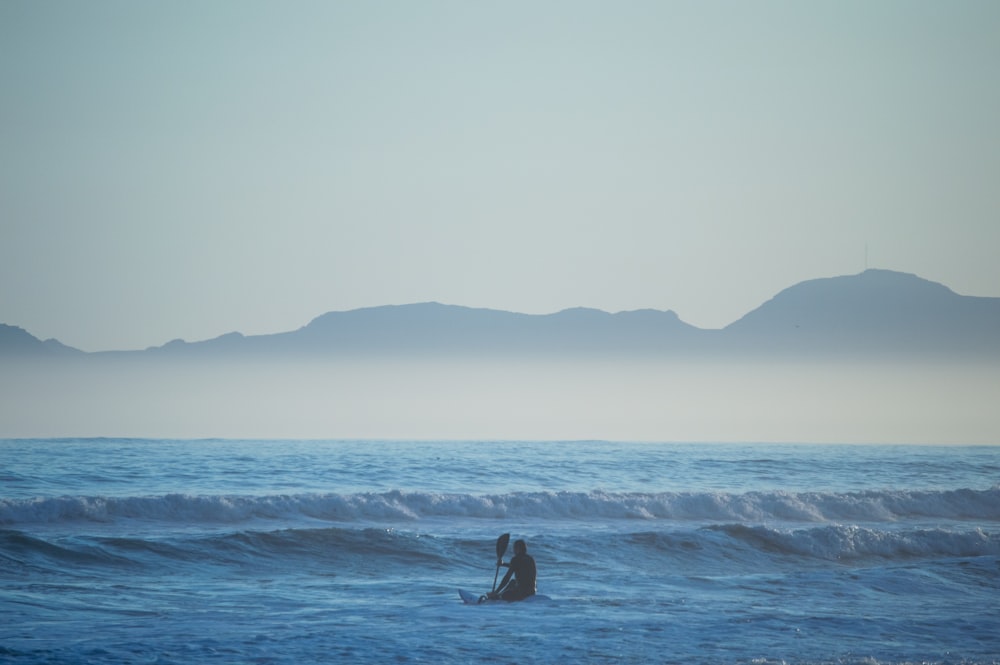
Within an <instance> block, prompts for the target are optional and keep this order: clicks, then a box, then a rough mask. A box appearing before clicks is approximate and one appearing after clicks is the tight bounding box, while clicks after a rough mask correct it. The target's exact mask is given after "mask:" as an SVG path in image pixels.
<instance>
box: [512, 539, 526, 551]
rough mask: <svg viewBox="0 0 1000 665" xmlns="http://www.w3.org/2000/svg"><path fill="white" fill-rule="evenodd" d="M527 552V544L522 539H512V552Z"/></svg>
mask: <svg viewBox="0 0 1000 665" xmlns="http://www.w3.org/2000/svg"><path fill="white" fill-rule="evenodd" d="M527 552H528V546H527V545H526V544H525V543H524V541H523V540H515V541H514V554H527Z"/></svg>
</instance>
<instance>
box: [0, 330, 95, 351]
mask: <svg viewBox="0 0 1000 665" xmlns="http://www.w3.org/2000/svg"><path fill="white" fill-rule="evenodd" d="M81 355H83V351H80V350H78V349H74V348H73V347H70V346H66V345H65V344H63V343H61V342H59V341H58V340H55V339H47V340H45V341H44V342H43V341H42V340H40V339H38V338H37V337H35V336H34V335H32V334H31V333H29V332H27V331H26V330H24V329H23V328H18V327H17V326H9V325H6V324H3V323H0V358H3V357H8V358H10V357H39V358H41V357H66V356H81Z"/></svg>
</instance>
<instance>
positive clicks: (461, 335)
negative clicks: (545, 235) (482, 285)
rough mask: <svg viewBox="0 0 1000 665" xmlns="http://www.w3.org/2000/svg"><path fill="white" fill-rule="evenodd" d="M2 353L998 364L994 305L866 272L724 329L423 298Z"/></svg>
mask: <svg viewBox="0 0 1000 665" xmlns="http://www.w3.org/2000/svg"><path fill="white" fill-rule="evenodd" d="M0 354H3V355H4V356H5V357H11V356H24V357H28V356H37V355H48V356H58V355H87V356H103V357H109V356H126V357H136V356H139V357H148V358H182V357H192V358H206V359H207V358H249V357H253V358H269V357H274V358H282V357H288V356H296V355H298V356H308V357H311V356H323V355H327V356H329V355H335V356H336V355H341V356H342V355H350V356H358V357H366V356H385V357H398V356H413V355H420V356H427V355H431V356H433V355H465V356H483V355H487V356H488V355H501V356H507V355H517V356H546V357H561V356H580V355H583V356H591V357H599V356H603V355H613V356H622V355H634V356H646V355H648V356H654V355H660V356H662V355H670V354H674V355H679V356H682V357H702V356H715V357H730V356H732V355H734V354H735V355H749V356H753V355H761V354H762V355H764V356H766V357H789V358H802V357H816V358H819V357H824V356H834V357H843V356H845V355H850V356H866V355H874V356H886V357H891V356H905V355H913V354H920V355H924V356H927V355H938V356H950V357H961V356H966V357H983V356H990V357H994V358H1000V298H980V297H971V296H962V295H958V294H956V293H954V292H953V291H951V290H950V289H948V288H947V287H945V286H943V285H941V284H937V283H934V282H930V281H927V280H925V279H922V278H920V277H917V276H915V275H910V274H905V273H899V272H893V271H888V270H866V271H865V272H863V273H860V274H857V275H850V276H843V277H832V278H825V279H815V280H810V281H806V282H802V283H800V284H797V285H795V286H792V287H790V288H788V289H785V290H784V291H782V292H780V293H778V294H777V295H776V296H774V297H773V298H772V299H771V300H769V301H767V302H766V303H764V304H763V305H761V306H760V307H758V308H757V309H755V310H753V311H752V312H749V313H748V314H746V315H745V316H744V317H743V318H741V319H739V320H738V321H736V322H734V323H732V324H730V325H729V326H727V327H726V328H724V329H722V330H703V329H699V328H695V327H694V326H691V325H689V324H687V323H684V322H683V321H681V320H680V319H679V318H678V316H677V315H676V314H675V313H674V312H672V311H666V312H664V311H658V310H638V311H631V312H619V313H617V314H610V313H607V312H603V311H600V310H595V309H586V308H576V309H568V310H564V311H561V312H557V313H555V314H547V315H532V314H518V313H513V312H505V311H498V310H490V309H477V308H470V307H460V306H455V305H442V304H440V303H420V304H412V305H396V306H383V307H370V308H364V309H356V310H351V311H344V312H329V313H327V314H323V315H322V316H319V317H317V318H316V319H314V320H313V321H311V322H310V323H309V324H308V325H306V326H304V327H302V328H300V329H298V330H294V331H290V332H285V333H278V334H273V335H254V336H244V335H242V334H240V333H229V334H227V335H222V336H221V337H217V338H215V339H210V340H205V341H201V342H192V343H189V342H185V341H183V340H174V341H172V342H169V343H168V344H165V345H163V346H160V347H153V348H150V349H147V350H146V351H131V352H105V353H100V354H83V353H82V352H80V351H77V350H75V349H71V348H70V347H66V346H63V345H62V344H60V343H59V342H57V341H55V340H48V341H45V342H42V341H40V340H38V339H36V338H34V337H32V336H31V335H30V334H28V333H27V332H25V331H24V330H21V329H20V328H15V327H13V326H0Z"/></svg>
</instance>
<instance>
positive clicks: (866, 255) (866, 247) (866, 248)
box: [865, 242, 868, 271]
mask: <svg viewBox="0 0 1000 665" xmlns="http://www.w3.org/2000/svg"><path fill="white" fill-rule="evenodd" d="M865 270H866V271H867V270H868V243H867V242H866V243H865Z"/></svg>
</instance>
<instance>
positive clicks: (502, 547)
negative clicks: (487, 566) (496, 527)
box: [490, 533, 510, 593]
mask: <svg viewBox="0 0 1000 665" xmlns="http://www.w3.org/2000/svg"><path fill="white" fill-rule="evenodd" d="M509 542H510V534H509V533H505V534H503V535H502V536H500V537H499V538H497V572H496V573H495V574H494V575H493V591H491V592H490V593H494V592H495V591H496V590H497V578H498V577H500V563H501V562H502V561H503V555H504V554H505V553H506V552H507V543H509Z"/></svg>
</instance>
